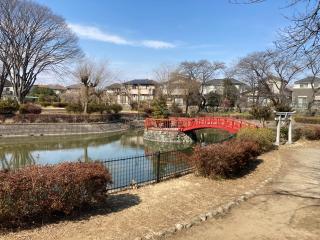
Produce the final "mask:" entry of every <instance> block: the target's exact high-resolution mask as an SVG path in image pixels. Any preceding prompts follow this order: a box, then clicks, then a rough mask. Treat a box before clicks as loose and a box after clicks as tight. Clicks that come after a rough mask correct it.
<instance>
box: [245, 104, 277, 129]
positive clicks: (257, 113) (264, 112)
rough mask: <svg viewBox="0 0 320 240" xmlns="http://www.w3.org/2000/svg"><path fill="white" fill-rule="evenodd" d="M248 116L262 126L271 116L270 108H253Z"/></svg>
mask: <svg viewBox="0 0 320 240" xmlns="http://www.w3.org/2000/svg"><path fill="white" fill-rule="evenodd" d="M250 114H251V115H252V116H253V117H254V118H255V119H258V120H259V121H260V122H262V124H263V125H264V123H265V121H267V120H269V119H270V118H271V116H272V112H271V108H270V107H268V106H264V107H259V106H256V107H253V108H252V109H251V111H250Z"/></svg>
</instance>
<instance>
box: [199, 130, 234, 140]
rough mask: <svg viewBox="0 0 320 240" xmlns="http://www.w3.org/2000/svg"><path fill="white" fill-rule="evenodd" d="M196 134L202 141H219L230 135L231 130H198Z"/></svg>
mask: <svg viewBox="0 0 320 240" xmlns="http://www.w3.org/2000/svg"><path fill="white" fill-rule="evenodd" d="M196 135H197V139H198V141H199V142H200V143H217V142H221V141H223V140H225V139H227V138H228V137H230V133H229V132H227V131H224V130H221V129H203V130H197V131H196Z"/></svg>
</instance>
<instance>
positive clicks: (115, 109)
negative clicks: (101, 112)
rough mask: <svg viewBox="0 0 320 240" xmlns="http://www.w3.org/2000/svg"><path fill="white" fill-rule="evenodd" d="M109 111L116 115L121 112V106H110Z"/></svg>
mask: <svg viewBox="0 0 320 240" xmlns="http://www.w3.org/2000/svg"><path fill="white" fill-rule="evenodd" d="M110 109H111V110H112V112H113V113H115V114H118V113H119V112H121V111H122V106H121V105H119V104H116V103H115V104H112V105H111V106H110Z"/></svg>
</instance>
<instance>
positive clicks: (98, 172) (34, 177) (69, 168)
mask: <svg viewBox="0 0 320 240" xmlns="http://www.w3.org/2000/svg"><path fill="white" fill-rule="evenodd" d="M109 183H111V176H110V174H109V172H108V170H107V169H106V168H105V167H104V166H103V165H102V164H99V163H62V164H58V165H54V166H31V167H26V168H23V169H20V170H15V171H0V223H1V224H2V225H4V224H5V225H7V226H15V227H16V226H20V225H23V224H25V223H30V222H35V221H42V220H43V219H45V218H49V217H50V216H52V215H57V214H61V213H62V214H65V215H69V214H72V213H73V212H74V211H76V210H78V209H80V208H82V207H85V206H86V205H92V204H95V203H101V202H102V201H104V199H105V192H106V186H107V184H109Z"/></svg>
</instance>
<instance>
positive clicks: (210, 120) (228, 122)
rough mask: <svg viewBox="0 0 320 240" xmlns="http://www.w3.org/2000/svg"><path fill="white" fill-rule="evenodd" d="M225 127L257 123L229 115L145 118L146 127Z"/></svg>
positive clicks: (249, 125) (182, 129) (186, 129)
mask: <svg viewBox="0 0 320 240" xmlns="http://www.w3.org/2000/svg"><path fill="white" fill-rule="evenodd" d="M210 127H217V128H224V129H226V130H229V131H233V132H236V131H238V130H239V129H241V128H245V127H257V126H256V125H255V124H252V123H249V122H246V121H242V120H239V119H234V118H229V117H199V118H180V117H179V118H175V117H172V118H167V119H153V118H147V119H145V128H146V129H148V128H153V129H159V130H161V129H167V130H170V129H178V130H180V131H188V130H192V129H197V128H210Z"/></svg>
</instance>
